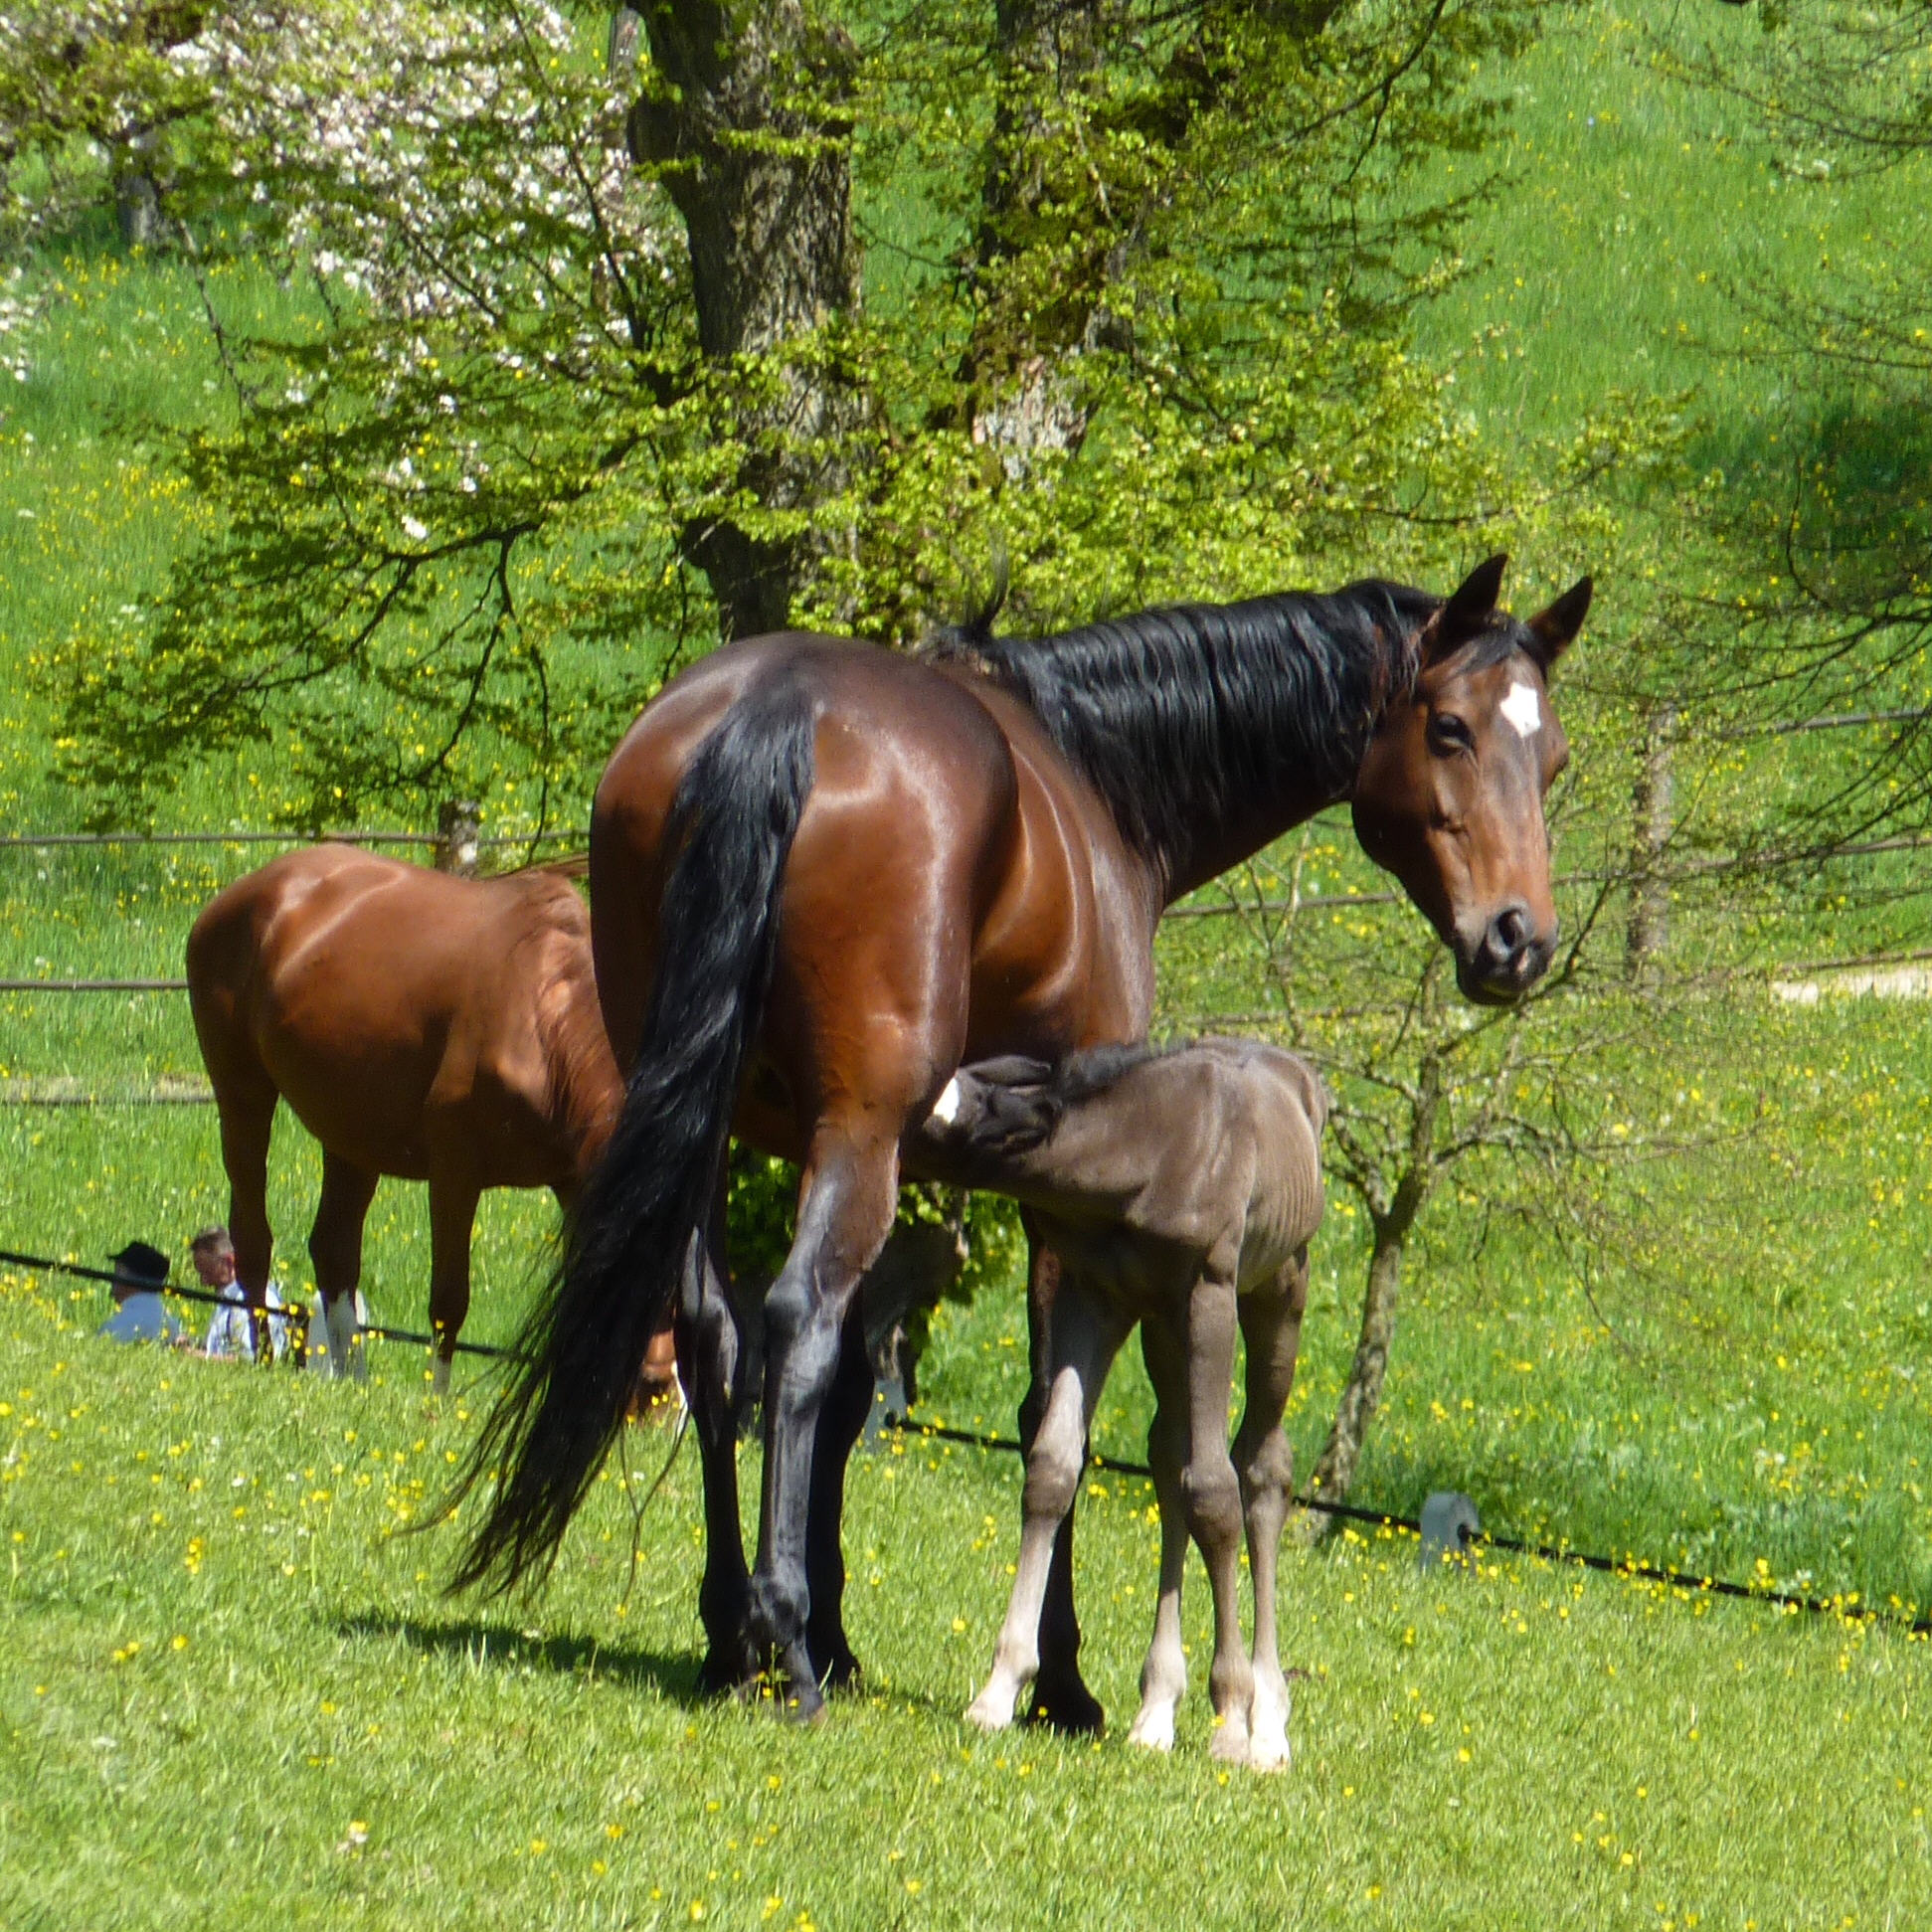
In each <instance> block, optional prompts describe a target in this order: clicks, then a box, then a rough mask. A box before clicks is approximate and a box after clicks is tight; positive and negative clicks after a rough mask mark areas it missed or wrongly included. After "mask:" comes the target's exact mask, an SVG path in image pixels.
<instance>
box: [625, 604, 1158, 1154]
mask: <svg viewBox="0 0 1932 1932" xmlns="http://www.w3.org/2000/svg"><path fill="white" fill-rule="evenodd" d="M976 683H977V680H976V679H973V678H971V677H969V676H966V675H963V674H961V673H958V672H957V671H953V670H946V669H941V668H939V667H938V666H936V665H935V664H933V663H931V662H928V661H927V660H925V659H922V658H919V657H909V656H906V655H904V654H902V653H899V652H895V651H891V650H887V649H885V648H883V647H881V646H879V645H874V644H866V643H861V642H854V641H851V640H847V639H840V638H832V637H824V636H819V635H815V634H813V633H809V632H784V633H780V634H778V635H775V636H772V637H763V638H750V639H746V640H743V641H741V642H738V643H734V644H729V645H726V646H724V647H723V648H722V649H720V650H718V651H716V652H714V653H713V654H712V655H711V656H709V657H707V658H706V659H704V660H703V661H702V662H700V663H699V664H697V665H694V666H693V667H692V668H691V669H690V670H688V671H687V672H685V673H684V674H683V675H682V676H680V677H679V678H677V679H676V680H674V681H673V682H672V683H671V684H670V685H668V686H667V687H666V688H665V690H664V691H663V693H662V694H661V695H660V696H659V697H658V698H657V699H655V700H654V701H653V702H652V703H651V704H650V705H649V706H648V707H647V708H646V709H645V711H644V712H643V714H642V715H641V716H640V717H639V718H638V720H637V722H636V723H635V724H634V725H633V726H632V728H631V730H630V732H629V733H628V734H627V735H626V736H625V738H624V740H623V742H622V743H621V744H620V745H619V746H618V748H617V751H616V752H615V755H614V756H613V758H612V760H611V763H610V765H609V767H608V768H607V770H606V772H605V775H604V779H603V782H602V783H601V784H600V786H599V788H598V794H597V800H596V805H595V808H594V811H593V816H592V832H591V877H592V894H591V898H592V908H593V912H592V925H593V931H594V938H595V948H596V955H597V968H598V973H597V976H598V986H599V991H600V995H601V997H602V998H603V1000H604V1012H605V1021H606V1025H607V1027H608V1029H609V1032H610V1036H611V1041H612V1044H613V1046H614V1047H615V1050H616V1053H617V1058H618V1061H619V1064H628V1062H629V1061H630V1059H631V1058H632V1057H633V1056H634V1054H635V1051H636V1047H637V1042H638V1039H639V1036H640V1029H641V1025H642V1019H643V1006H644V994H645V989H646V988H647V986H648V983H649V978H650V974H651V970H652V961H653V957H654V948H655V943H656V933H655V920H656V913H657V908H658V906H659V904H660V901H661V899H662V896H663V891H664V886H665V882H666V878H667V871H668V864H669V860H670V857H671V854H670V853H669V851H668V850H667V841H666V827H667V822H668V819H669V815H670V811H671V806H672V801H673V799H674V797H675V796H676V794H677V790H678V786H679V784H680V782H681V781H682V779H683V777H684V775H685V773H686V772H687V771H688V770H689V769H690V767H691V764H692V761H693V760H694V759H695V757H696V756H697V753H698V750H699V748H700V747H701V746H702V745H703V744H704V743H705V741H706V740H707V739H708V738H709V737H710V735H711V734H712V733H713V732H714V731H715V730H717V728H718V727H719V726H720V725H721V724H722V723H723V722H724V720H725V718H726V717H727V715H728V714H730V713H731V712H732V710H733V708H734V707H735V706H740V705H743V704H745V703H747V702H748V701H750V700H752V699H753V698H754V697H756V696H760V695H768V696H769V695H776V694H777V693H779V692H781V691H783V690H785V689H786V688H787V687H790V688H791V689H792V690H795V691H797V692H799V693H801V694H802V695H803V696H804V697H805V698H806V700H807V701H808V702H809V704H810V706H811V715H812V721H813V722H812V767H813V769H812V782H811V786H810V790H809V791H808V793H807V794H806V797H805V800H804V803H803V806H802V808H801V810H800V812H799V816H798V821H797V827H796V831H795V834H794V835H793V839H792V844H791V849H790V858H789V860H788V863H787V867H786V873H785V883H784V887H783V896H782V901H781V916H780V924H779V937H778V951H777V959H776V962H775V966H774V976H773V985H772V995H771V1000H770V1004H769V1009H768V1010H769V1016H770V1019H769V1024H768V1026H767V1028H766V1032H765V1036H764V1047H765V1053H766V1056H767V1059H768V1060H771V1059H773V1057H774V1056H776V1059H777V1060H778V1061H784V1062H787V1063H789V1064H788V1065H787V1066H786V1068H785V1069H784V1075H785V1077H784V1079H783V1081H782V1084H783V1085H784V1086H786V1088H787V1089H788V1090H789V1091H790V1092H791V1093H798V1090H800V1089H804V1090H807V1091H806V1092H804V1093H800V1094H799V1097H798V1101H797V1104H796V1105H795V1106H791V1107H787V1108H780V1109H777V1110H776V1111H768V1112H766V1113H765V1114H763V1115H762V1116H761V1111H760V1102H759V1101H758V1099H757V1097H756V1094H757V1085H758V1083H757V1081H756V1080H754V1081H753V1082H752V1083H751V1085H750V1089H749V1091H750V1092H751V1093H752V1098H751V1100H750V1102H749V1104H748V1107H747V1110H746V1118H745V1119H744V1120H743V1121H741V1126H744V1127H746V1128H748V1129H749V1130H750V1131H751V1132H752V1134H753V1138H755V1139H759V1140H761V1141H763V1142H766V1143H768V1144H770V1143H772V1142H790V1141H793V1140H794V1139H795V1135H796V1131H797V1130H799V1129H802V1127H803V1125H804V1123H803V1120H802V1118H801V1117H802V1115H803V1114H805V1113H808V1112H810V1111H811V1108H812V1106H813V1104H814V1102H815V1101H816V1099H817V1098H818V1094H817V1092H816V1091H812V1090H816V1089H817V1086H818V1078H819V1075H820V1074H821V1073H822V1072H823V1071H824V1068H823V1062H824V1060H825V1058H826V1056H827V1054H828V1053H832V1052H835V1051H837V1050H839V1049H840V1045H841V1043H840V1042H839V1041H837V1040H835V1039H832V1038H831V1037H829V1036H830V1035H832V1034H835V1033H838V1032H839V1031H841V1029H842V1030H843V1031H844V1032H845V1033H847V1034H849V1033H850V1032H851V1030H852V1016H853V1015H854V1014H870V1015H876V1016H877V1020H878V1024H879V1026H880V1027H882V1028H884V1029H886V1030H888V1031H890V1030H892V1029H894V1028H897V1029H898V1030H899V1031H900V1032H901V1033H902V1034H906V1035H909V1034H910V1033H911V1032H913V1031H915V1030H918V1029H919V1028H922V1027H923V1028H924V1029H925V1030H926V1031H928V1032H930V1033H932V1034H934V1035H935V1036H937V1037H940V1038H941V1040H942V1042H943V1043H942V1045H941V1046H940V1048H939V1049H938V1050H939V1052H940V1056H941V1058H944V1057H945V1056H946V1055H947V1054H949V1053H950V1054H952V1055H953V1056H955V1058H956V1059H957V1057H958V1056H960V1055H962V1054H966V1053H968V1052H969V1053H971V1054H973V1055H975V1056H976V1055H984V1054H989V1053H997V1052H1004V1051H1018V1050H1033V1051H1046V1052H1062V1051H1066V1050H1067V1049H1069V1048H1071V1047H1073V1046H1077V1045H1081V1044H1085V1043H1087V1042H1088V1041H1089V1040H1090V1039H1094V1038H1105V1037H1110V1036H1111V1037H1121V1036H1123V1035H1124V1034H1126V1033H1131V1032H1132V1031H1134V1030H1138V1028H1139V1027H1140V1026H1141V1025H1142V1024H1144V1017H1145V1010H1144V1009H1145V1003H1146V997H1147V993H1148V991H1149V990H1150V988H1143V987H1142V986H1141V985H1140V983H1139V980H1138V979H1136V978H1135V976H1134V975H1133V973H1132V971H1131V970H1129V971H1127V972H1126V975H1125V977H1123V969H1122V968H1121V966H1120V965H1119V962H1120V960H1121V959H1122V958H1123V957H1125V956H1130V955H1132V954H1133V953H1134V952H1135V951H1136V946H1137V944H1138V946H1139V948H1140V950H1141V951H1144V941H1145V934H1144V932H1142V933H1139V934H1138V935H1135V934H1132V933H1130V932H1129V931H1128V930H1127V929H1128V928H1129V927H1131V926H1133V924H1134V920H1135V917H1137V916H1138V917H1139V918H1141V919H1142V921H1143V923H1144V924H1145V925H1146V926H1148V927H1149V928H1150V924H1151V922H1150V919H1146V918H1145V915H1144V914H1140V915H1126V916H1124V915H1123V914H1122V913H1121V911H1120V910H1119V908H1118V906H1117V905H1116V904H1115V903H1114V901H1116V900H1121V899H1123V898H1124V895H1122V894H1120V893H1118V892H1114V893H1112V896H1111V898H1110V897H1109V892H1110V887H1111V882H1112V881H1113V880H1114V879H1115V877H1116V876H1117V875H1118V874H1119V872H1120V871H1121V870H1122V869H1123V868H1122V865H1121V863H1120V859H1119V854H1118V852H1117V851H1115V850H1114V849H1112V848H1111V847H1109V848H1108V849H1106V850H1101V851H1097V850H1096V844H1097V842H1101V841H1106V840H1113V841H1114V842H1115V844H1118V839H1117V835H1116V834H1115V833H1114V831H1113V827H1112V824H1111V821H1104V822H1097V821H1096V819H1095V814H1094V812H1093V810H1092V807H1091V806H1088V805H1085V804H1083V802H1082V801H1081V799H1080V798H1077V797H1076V795H1075V794H1076V793H1081V792H1082V788H1081V787H1080V785H1079V783H1078V782H1077V781H1075V780H1074V779H1073V778H1072V775H1071V774H1070V773H1068V772H1067V771H1066V770H1065V768H1064V766H1063V765H1061V764H1060V762H1059V761H1058V760H1057V755H1055V754H1053V753H1052V751H1051V748H1050V747H1049V746H1048V745H1047V743H1046V740H1045V737H1044V734H1043V733H1041V732H1040V731H1039V730H1038V727H1037V725H1036V724H1031V725H1029V723H1028V722H1027V721H1026V720H1015V719H1013V718H1012V717H1010V716H1008V715H1006V713H1007V712H1008V711H1010V709H1011V705H1010V701H1007V700H1003V698H1002V697H1001V696H1000V694H995V693H993V692H992V691H991V690H990V688H988V690H987V691H986V692H984V693H981V692H979V691H978V690H976V689H975V688H974V686H975V684H976ZM1103 901H1105V903H1103ZM1117 981H1119V982H1120V986H1121V987H1125V990H1120V989H1118V988H1117V985H1116V982H1117ZM1097 988H1099V989H1100V990H1099V991H1098V992H1097ZM834 1007H836V1008H838V1009H840V1010H837V1011H834ZM946 1071H947V1067H946V1066H944V1065H942V1066H941V1067H940V1068H939V1072H940V1074H941V1075H942V1076H943V1075H944V1073H945V1072H946ZM832 1084H833V1085H834V1086H835V1085H836V1078H835V1077H834V1079H833V1082H832ZM781 1113H790V1114H791V1115H793V1116H794V1117H798V1118H793V1119H792V1120H790V1121H786V1120H782V1119H780V1118H779V1115H780V1114H781ZM788 1127H790V1129H792V1130H793V1131H791V1132H788V1131H787V1130H788ZM761 1130H763V1131H761ZM787 1150H795V1147H793V1148H790V1149H787Z"/></svg>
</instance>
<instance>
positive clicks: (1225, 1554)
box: [1180, 1275, 1255, 1764]
mask: <svg viewBox="0 0 1932 1932" xmlns="http://www.w3.org/2000/svg"><path fill="white" fill-rule="evenodd" d="M1238 1321H1239V1317H1238V1315H1237V1311H1236V1297H1235V1292H1234V1285H1233V1281H1232V1279H1231V1278H1229V1277H1221V1278H1219V1279H1217V1278H1216V1277H1215V1276H1214V1275H1204V1276H1203V1277H1202V1278H1201V1280H1200V1281H1199V1282H1198V1283H1196V1284H1195V1287H1194V1290H1193V1292H1192V1294H1191V1295H1190V1296H1189V1297H1188V1301H1187V1338H1186V1349H1187V1354H1186V1361H1187V1394H1188V1401H1187V1463H1186V1467H1185V1468H1184V1469H1183V1470H1182V1471H1181V1479H1180V1481H1181V1493H1182V1497H1183V1500H1184V1502H1185V1505H1186V1510H1187V1527H1188V1530H1189V1531H1190V1533H1191V1534H1192V1535H1193V1538H1194V1541H1195V1542H1196V1543H1197V1544H1198V1545H1199V1546H1200V1552H1201V1555H1202V1557H1203V1558H1204V1559H1205V1560H1206V1563H1207V1580H1208V1583H1209V1585H1210V1587H1211V1588H1212V1589H1213V1592H1214V1662H1213V1663H1212V1664H1211V1665H1210V1666H1209V1667H1208V1674H1207V1685H1208V1694H1209V1695H1210V1696H1211V1697H1212V1698H1213V1700H1214V1715H1215V1717H1216V1718H1217V1719H1218V1720H1219V1721H1218V1725H1217V1728H1216V1730H1215V1733H1214V1741H1213V1743H1212V1744H1211V1745H1210V1746H1209V1751H1210V1754H1211V1755H1212V1756H1214V1757H1216V1758H1219V1759H1220V1760H1221V1761H1222V1762H1224V1763H1228V1764H1240V1763H1243V1762H1245V1761H1246V1759H1247V1756H1248V1713H1249V1708H1250V1706H1251V1705H1252V1704H1253V1702H1254V1696H1255V1677H1254V1669H1253V1667H1252V1666H1251V1665H1250V1663H1249V1662H1248V1654H1247V1651H1246V1650H1245V1649H1244V1648H1243V1646H1242V1642H1241V1483H1240V1479H1239V1478H1238V1477H1237V1476H1236V1475H1235V1473H1234V1464H1233V1462H1232V1460H1231V1459H1230V1458H1229V1455H1228V1405H1229V1401H1230V1398H1231V1397H1232V1395H1233V1393H1234V1388H1233V1384H1234V1337H1235V1329H1236V1327H1237V1325H1238Z"/></svg>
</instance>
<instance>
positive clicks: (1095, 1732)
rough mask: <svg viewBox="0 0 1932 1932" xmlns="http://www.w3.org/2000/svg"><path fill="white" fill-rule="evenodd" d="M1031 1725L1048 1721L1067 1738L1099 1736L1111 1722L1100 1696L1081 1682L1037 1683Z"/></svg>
mask: <svg viewBox="0 0 1932 1932" xmlns="http://www.w3.org/2000/svg"><path fill="white" fill-rule="evenodd" d="M1026 1721H1027V1722H1028V1723H1029V1724H1044V1725H1046V1726H1047V1728H1048V1729H1049V1730H1055V1731H1059V1732H1061V1733H1062V1734H1063V1735H1065V1736H1067V1737H1098V1736H1099V1735H1100V1733H1101V1731H1102V1729H1103V1728H1104V1727H1105V1725H1106V1723H1107V1713H1106V1711H1104V1710H1103V1709H1102V1708H1101V1703H1100V1699H1099V1698H1098V1697H1096V1696H1095V1695H1094V1693H1093V1692H1092V1691H1091V1690H1089V1689H1088V1688H1087V1686H1086V1685H1085V1684H1084V1683H1082V1682H1081V1681H1080V1679H1079V1678H1078V1677H1073V1678H1070V1679H1069V1680H1068V1681H1067V1682H1065V1683H1054V1684H1048V1683H1043V1682H1039V1681H1036V1682H1035V1683H1034V1685H1033V1707H1032V1709H1031V1710H1029V1711H1028V1712H1027V1713H1026Z"/></svg>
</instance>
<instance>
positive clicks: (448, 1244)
mask: <svg viewBox="0 0 1932 1932" xmlns="http://www.w3.org/2000/svg"><path fill="white" fill-rule="evenodd" d="M479 1195H480V1190H479V1189H478V1188H477V1186H476V1184H475V1182H474V1181H472V1180H471V1179H470V1178H469V1177H468V1176H467V1175H466V1174H465V1175H460V1176H458V1175H456V1174H452V1173H450V1172H449V1171H448V1169H447V1168H442V1169H433V1170H432V1171H431V1174H430V1333H431V1334H432V1335H433V1336H434V1337H435V1339H436V1362H435V1365H434V1366H433V1367H432V1369H431V1371H430V1375H431V1382H432V1387H433V1389H434V1391H435V1393H436V1394H438V1395H441V1394H442V1393H443V1392H444V1391H445V1390H446V1389H447V1388H448V1386H449V1364H450V1363H451V1362H452V1361H454V1360H455V1357H456V1337H457V1336H458V1335H460V1334H461V1333H462V1326H463V1323H464V1321H465V1320H467V1319H468V1317H469V1244H470V1238H471V1235H472V1234H473V1232H474V1230H475V1226H476V1202H477V1200H478V1198H479ZM358 1232H360V1230H358Z"/></svg>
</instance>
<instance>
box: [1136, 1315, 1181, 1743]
mask: <svg viewBox="0 0 1932 1932" xmlns="http://www.w3.org/2000/svg"><path fill="white" fill-rule="evenodd" d="M1141 1353H1142V1357H1143V1358H1144V1359H1145V1361H1146V1364H1147V1380H1148V1381H1149V1382H1151V1383H1152V1384H1153V1400H1154V1409H1153V1423H1152V1426H1151V1427H1150V1428H1149V1429H1148V1430H1147V1462H1148V1465H1149V1466H1150V1467H1151V1469H1152V1471H1153V1487H1154V1493H1155V1495H1156V1497H1157V1498H1158V1499H1159V1503H1160V1589H1159V1594H1158V1595H1157V1596H1156V1598H1155V1600H1154V1609H1153V1641H1152V1642H1151V1643H1150V1644H1149V1645H1148V1646H1147V1658H1146V1662H1145V1663H1144V1664H1143V1665H1142V1667H1141V1708H1140V1711H1139V1712H1138V1713H1137V1714H1136V1716H1135V1719H1134V1728H1133V1730H1131V1731H1130V1732H1129V1733H1128V1737H1129V1739H1130V1741H1131V1742H1133V1743H1135V1744H1144V1745H1146V1746H1147V1747H1148V1748H1149V1749H1150V1750H1155V1751H1170V1750H1172V1749H1173V1744H1174V1711H1175V1707H1176V1706H1177V1705H1178V1704H1179V1702H1180V1700H1181V1698H1182V1697H1183V1696H1184V1695H1185V1694H1186V1691H1187V1653H1186V1651H1185V1650H1184V1649H1183V1648H1182V1646H1181V1639H1180V1593H1181V1584H1182V1582H1183V1580H1184V1578H1185V1576H1186V1571H1187V1504H1186V1502H1185V1500H1184V1497H1183V1493H1182V1490H1181V1480H1180V1476H1181V1468H1182V1466H1183V1464H1184V1463H1185V1461H1186V1457H1187V1354H1186V1339H1185V1337H1184V1336H1183V1335H1181V1334H1180V1333H1179V1331H1178V1329H1177V1328H1176V1326H1175V1324H1174V1323H1173V1322H1172V1321H1171V1320H1167V1321H1162V1320H1160V1319H1157V1318H1155V1319H1149V1320H1147V1321H1143V1322H1142V1326H1141Z"/></svg>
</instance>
